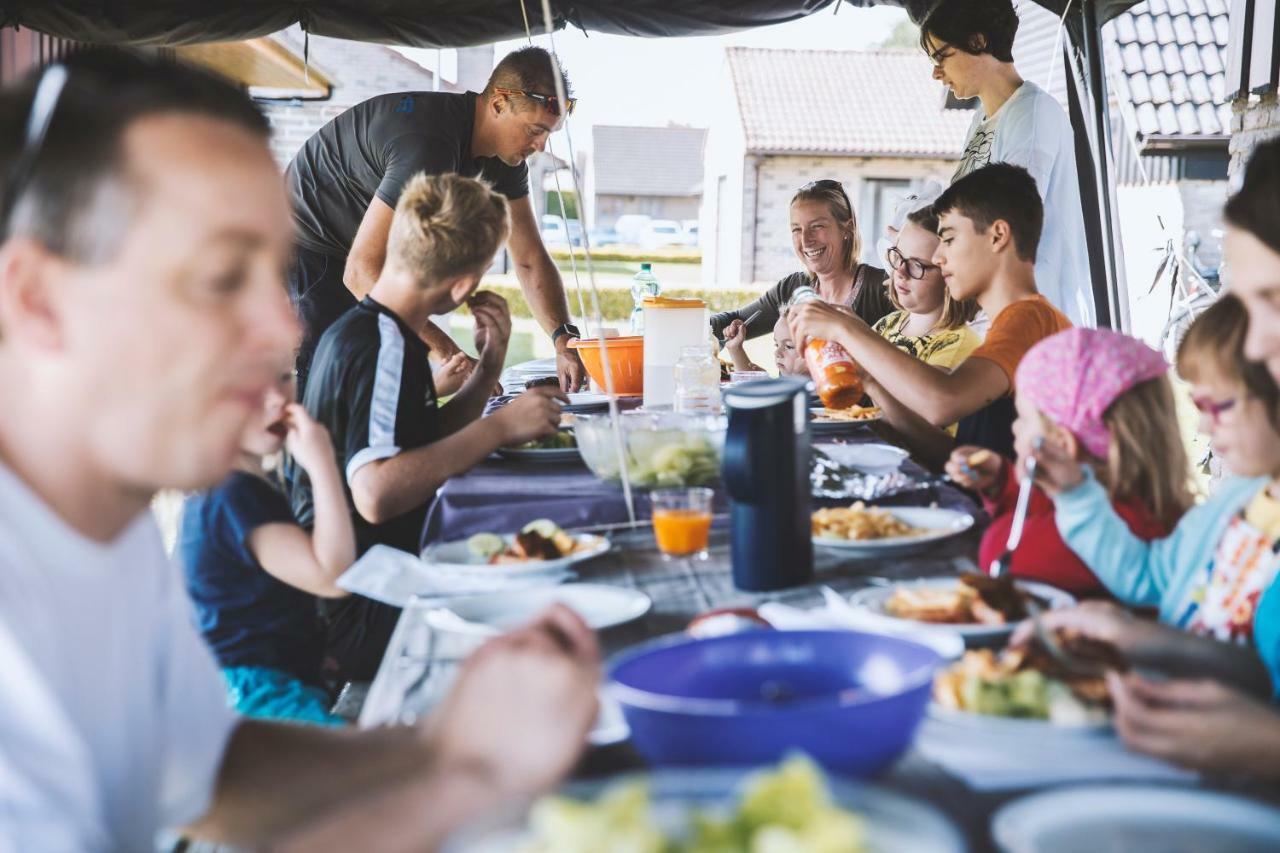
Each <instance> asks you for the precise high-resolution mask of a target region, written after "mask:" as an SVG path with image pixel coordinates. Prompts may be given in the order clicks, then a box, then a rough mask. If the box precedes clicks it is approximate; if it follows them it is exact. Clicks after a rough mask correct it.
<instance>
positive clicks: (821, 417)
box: [809, 406, 884, 427]
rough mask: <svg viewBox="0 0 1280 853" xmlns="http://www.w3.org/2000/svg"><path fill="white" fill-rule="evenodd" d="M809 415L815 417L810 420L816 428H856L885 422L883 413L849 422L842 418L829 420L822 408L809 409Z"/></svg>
mask: <svg viewBox="0 0 1280 853" xmlns="http://www.w3.org/2000/svg"><path fill="white" fill-rule="evenodd" d="M809 414H811V415H813V417H812V418H810V419H809V423H810V424H812V425H813V426H815V427H817V426H829V425H831V424H842V425H843V424H853V425H854V426H857V425H858V424H873V423H875V422H876V421H882V420H884V412H883V411H880V412H876V413H875V414H874V415H871V416H870V417H865V418H859V419H858V420H856V421H847V420H842V419H840V418H828V417H827V410H826V409H825V408H823V407H822V406H814V407H811V408H810V409H809Z"/></svg>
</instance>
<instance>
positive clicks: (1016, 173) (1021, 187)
mask: <svg viewBox="0 0 1280 853" xmlns="http://www.w3.org/2000/svg"><path fill="white" fill-rule="evenodd" d="M953 211H954V212H956V213H959V214H960V215H961V216H964V217H966V218H968V219H972V220H973V227H974V228H975V229H977V230H978V231H986V230H987V229H988V228H990V227H991V223H993V222H995V221H996V220H1001V221H1003V222H1005V223H1007V224H1008V225H1009V231H1010V232H1011V233H1012V234H1013V247H1014V249H1015V250H1016V251H1017V253H1018V257H1019V258H1021V259H1022V260H1024V261H1028V262H1030V263H1035V260H1036V248H1037V247H1038V246H1039V245H1040V232H1041V231H1042V230H1043V228H1044V202H1043V201H1041V200H1040V190H1038V189H1036V181H1035V178H1033V177H1031V173H1030V172H1028V171H1027V170H1026V169H1024V168H1022V167H1021V166H1015V165H1013V164H1012V163H992V164H991V165H989V166H983V167H982V168H981V169H976V170H974V171H972V172H970V173H969V174H967V175H965V176H964V177H963V178H961V179H960V180H958V181H956V182H955V183H954V184H952V185H951V186H950V187H948V188H947V190H946V192H944V193H943V194H942V195H940V196H938V200H937V201H935V202H934V203H933V215H934V216H936V217H938V218H939V219H941V218H942V217H943V216H945V215H946V214H948V213H951V212H953Z"/></svg>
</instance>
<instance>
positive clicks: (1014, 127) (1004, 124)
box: [952, 81, 1097, 327]
mask: <svg viewBox="0 0 1280 853" xmlns="http://www.w3.org/2000/svg"><path fill="white" fill-rule="evenodd" d="M990 163H1013V164H1014V165H1016V166H1021V167H1023V168H1024V169H1026V170H1027V171H1028V172H1030V173H1031V177H1033V178H1035V179H1036V186H1037V187H1038V188H1039V189H1040V198H1042V199H1043V200H1044V230H1043V233H1042V234H1041V236H1040V247H1039V249H1037V250H1036V288H1037V289H1038V290H1039V291H1040V292H1041V293H1042V294H1043V295H1044V296H1045V298H1046V299H1048V300H1049V301H1050V302H1052V303H1053V305H1054V307H1056V308H1057V309H1058V310H1060V311H1061V312H1062V313H1064V314H1066V315H1067V317H1068V318H1069V319H1070V320H1071V322H1072V323H1074V324H1075V325H1077V326H1090V327H1092V326H1096V325H1097V311H1096V310H1095V309H1094V304H1093V284H1092V281H1093V278H1092V274H1091V272H1090V269H1089V246H1088V243H1086V242H1085V231H1084V210H1083V208H1082V207H1081V204H1080V184H1079V179H1078V176H1077V172H1076V150H1075V134H1074V133H1073V132H1072V130H1071V122H1069V121H1068V120H1067V114H1066V113H1065V112H1064V111H1063V109H1062V105H1061V104H1059V103H1058V102H1057V101H1056V100H1054V98H1053V96H1052V95H1050V94H1049V93H1048V92H1046V91H1045V90H1044V89H1041V88H1040V87H1039V86H1037V85H1036V84H1035V83H1032V82H1030V81H1026V82H1024V83H1023V84H1022V85H1021V86H1019V87H1018V90H1017V91H1016V92H1014V93H1013V95H1012V96H1011V97H1010V98H1009V100H1007V101H1005V102H1004V104H1003V105H1002V106H1001V107H1000V109H998V110H996V112H995V114H994V115H992V116H990V117H987V115H986V114H985V113H984V112H983V110H982V104H981V102H979V104H978V109H977V115H976V116H974V120H973V125H972V126H971V127H970V128H969V137H968V141H967V142H966V143H965V146H964V156H963V157H962V158H961V160H960V168H958V169H957V170H956V173H955V177H953V178H952V181H953V182H954V181H956V180H959V179H960V178H963V177H964V176H965V175H967V174H969V173H970V172H972V171H975V170H977V169H981V168H982V167H983V166H986V165H988V164H990Z"/></svg>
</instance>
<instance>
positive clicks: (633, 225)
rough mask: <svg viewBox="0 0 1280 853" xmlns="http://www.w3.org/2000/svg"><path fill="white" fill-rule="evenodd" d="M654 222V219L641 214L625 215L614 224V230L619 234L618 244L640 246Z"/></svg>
mask: <svg viewBox="0 0 1280 853" xmlns="http://www.w3.org/2000/svg"><path fill="white" fill-rule="evenodd" d="M652 221H653V219H652V217H650V216H646V215H644V214H641V213H625V214H623V215H622V216H619V217H618V220H617V221H616V222H614V223H613V230H614V231H616V232H618V242H620V243H626V244H628V245H633V246H639V245H641V244H642V243H643V241H644V235H645V231H646V230H647V229H648V227H649V223H650V222H652Z"/></svg>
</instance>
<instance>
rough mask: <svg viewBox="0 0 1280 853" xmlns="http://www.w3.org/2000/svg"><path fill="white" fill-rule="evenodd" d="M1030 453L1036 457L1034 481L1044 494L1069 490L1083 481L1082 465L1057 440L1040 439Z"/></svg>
mask: <svg viewBox="0 0 1280 853" xmlns="http://www.w3.org/2000/svg"><path fill="white" fill-rule="evenodd" d="M1032 453H1034V454H1035V457H1036V483H1037V484H1038V485H1039V486H1040V488H1042V489H1044V491H1045V493H1046V494H1048V495H1050V496H1054V495H1060V494H1062V493H1063V492H1069V491H1071V490H1072V489H1074V488H1075V487H1076V486H1078V485H1080V483H1081V482H1083V481H1084V467H1083V466H1081V464H1080V463H1079V461H1077V460H1076V459H1075V458H1074V457H1072V456H1071V455H1070V454H1069V453H1067V451H1066V449H1065V448H1063V447H1062V446H1060V445H1059V444H1058V443H1057V442H1055V441H1052V440H1041V441H1039V442H1037V443H1036V446H1035V449H1034V450H1032Z"/></svg>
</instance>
